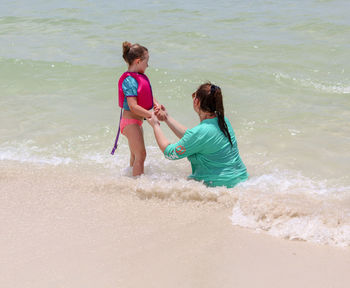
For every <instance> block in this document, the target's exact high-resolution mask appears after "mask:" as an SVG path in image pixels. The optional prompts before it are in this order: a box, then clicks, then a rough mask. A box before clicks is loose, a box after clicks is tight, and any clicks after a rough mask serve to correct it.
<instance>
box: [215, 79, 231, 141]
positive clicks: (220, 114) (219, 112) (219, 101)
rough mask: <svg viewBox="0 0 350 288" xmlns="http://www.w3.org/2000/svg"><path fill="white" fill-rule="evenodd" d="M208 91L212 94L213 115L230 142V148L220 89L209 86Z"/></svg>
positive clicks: (229, 137) (229, 136)
mask: <svg viewBox="0 0 350 288" xmlns="http://www.w3.org/2000/svg"><path fill="white" fill-rule="evenodd" d="M210 91H211V92H212V91H213V92H212V93H213V96H214V99H215V103H216V105H215V106H216V110H215V114H216V116H217V117H218V124H219V127H220V130H221V131H222V132H223V133H224V135H225V136H226V137H227V138H228V141H230V144H231V146H233V144H232V140H231V135H230V132H229V131H228V127H227V124H226V121H225V112H224V104H223V101H222V94H221V89H220V87H218V86H215V85H211V89H210Z"/></svg>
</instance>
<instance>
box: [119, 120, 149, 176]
mask: <svg viewBox="0 0 350 288" xmlns="http://www.w3.org/2000/svg"><path fill="white" fill-rule="evenodd" d="M123 134H124V135H125V136H126V138H128V142H129V148H130V153H131V157H130V166H132V167H133V169H132V175H133V176H138V175H141V174H143V173H144V163H145V159H146V148H145V142H144V140H143V130H142V127H140V126H139V125H137V124H130V125H128V126H126V127H125V128H124V131H123ZM132 155H133V156H134V157H133V156H132ZM132 158H133V159H132ZM132 160H133V161H132ZM131 164H133V165H131Z"/></svg>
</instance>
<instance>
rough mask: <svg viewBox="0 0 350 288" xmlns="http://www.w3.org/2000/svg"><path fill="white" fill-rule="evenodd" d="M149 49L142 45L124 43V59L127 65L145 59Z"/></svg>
mask: <svg viewBox="0 0 350 288" xmlns="http://www.w3.org/2000/svg"><path fill="white" fill-rule="evenodd" d="M146 52H148V49H147V48H146V47H144V46H141V45H140V44H137V43H135V44H131V43H130V42H127V41H125V42H123V58H124V60H125V62H126V63H128V64H129V65H131V64H132V63H133V62H134V60H135V59H141V60H143V59H144V56H145V54H146Z"/></svg>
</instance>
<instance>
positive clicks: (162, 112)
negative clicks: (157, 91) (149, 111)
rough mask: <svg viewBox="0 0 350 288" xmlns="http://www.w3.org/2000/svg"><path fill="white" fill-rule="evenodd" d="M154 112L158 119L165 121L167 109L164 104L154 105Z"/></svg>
mask: <svg viewBox="0 0 350 288" xmlns="http://www.w3.org/2000/svg"><path fill="white" fill-rule="evenodd" d="M154 114H155V115H156V116H157V118H158V120H159V121H165V120H167V118H168V111H166V109H165V107H164V105H160V106H159V105H158V106H155V107H154Z"/></svg>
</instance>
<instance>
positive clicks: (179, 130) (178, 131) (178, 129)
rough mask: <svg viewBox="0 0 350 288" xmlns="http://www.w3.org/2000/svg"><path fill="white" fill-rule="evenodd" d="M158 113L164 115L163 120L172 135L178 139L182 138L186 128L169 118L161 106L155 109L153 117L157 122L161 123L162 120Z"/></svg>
mask: <svg viewBox="0 0 350 288" xmlns="http://www.w3.org/2000/svg"><path fill="white" fill-rule="evenodd" d="M160 113H163V115H164V116H163V118H164V121H165V123H166V124H167V125H168V127H169V128H170V129H171V130H172V131H173V132H174V134H175V135H176V136H177V137H178V138H182V137H183V136H184V134H185V132H186V130H187V128H186V127H185V126H183V125H182V124H180V123H179V122H177V121H176V120H175V119H174V118H173V117H171V116H170V115H169V114H168V111H167V110H166V109H165V107H164V106H163V105H160V106H158V107H157V108H156V109H155V115H156V116H157V117H158V120H160V121H162V120H163V119H161V117H160Z"/></svg>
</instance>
